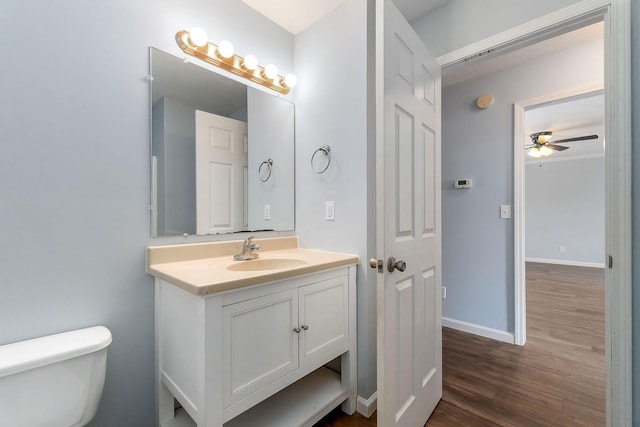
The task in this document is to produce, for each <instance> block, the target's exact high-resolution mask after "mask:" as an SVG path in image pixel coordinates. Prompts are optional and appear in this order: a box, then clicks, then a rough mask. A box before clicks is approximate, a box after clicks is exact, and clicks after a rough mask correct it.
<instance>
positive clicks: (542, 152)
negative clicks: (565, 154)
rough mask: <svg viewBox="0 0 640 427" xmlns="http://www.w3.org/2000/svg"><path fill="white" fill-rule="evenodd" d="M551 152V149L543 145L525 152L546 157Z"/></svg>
mask: <svg viewBox="0 0 640 427" xmlns="http://www.w3.org/2000/svg"><path fill="white" fill-rule="evenodd" d="M551 153H553V150H552V149H551V148H549V147H547V146H545V145H542V146H540V147H533V148H532V149H531V150H529V152H528V153H527V154H528V155H529V156H531V157H535V158H538V157H547V156H548V155H549V154H551Z"/></svg>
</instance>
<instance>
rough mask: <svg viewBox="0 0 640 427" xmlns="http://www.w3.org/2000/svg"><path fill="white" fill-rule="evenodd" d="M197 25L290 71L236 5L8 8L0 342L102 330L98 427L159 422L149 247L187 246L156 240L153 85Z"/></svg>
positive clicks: (1, 143)
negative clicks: (155, 66) (162, 61)
mask: <svg viewBox="0 0 640 427" xmlns="http://www.w3.org/2000/svg"><path fill="white" fill-rule="evenodd" d="M194 26H202V27H204V28H205V29H206V30H207V31H208V33H209V37H210V38H211V39H212V40H213V41H220V40H222V39H229V40H231V41H232V42H233V43H234V45H235V47H236V50H237V51H238V52H239V53H241V54H246V53H249V52H252V53H254V54H255V55H256V56H257V57H258V58H260V59H261V61H264V63H269V62H273V63H275V64H277V65H278V67H279V68H280V69H281V70H282V71H283V72H285V73H286V72H289V71H293V36H292V35H291V34H289V33H288V32H286V31H284V30H283V29H281V28H279V27H277V26H276V25H275V24H273V23H272V22H270V21H268V20H266V19H265V18H264V17H263V16H262V15H259V14H258V13H257V12H255V11H253V10H252V9H250V8H249V7H248V6H246V5H245V4H244V3H242V2H240V1H238V0H211V1H199V0H163V1H152V0H140V1H134V2H132V1H129V0H97V1H91V2H87V1H83V0H64V1H62V0H53V1H47V2H37V4H36V2H31V1H22V0H5V1H2V2H0V54H1V55H2V57H3V58H5V60H3V61H1V63H0V75H1V76H2V78H1V79H0V93H1V94H2V98H3V101H4V102H2V104H1V106H0V242H1V243H0V274H1V275H0V344H5V343H9V342H14V341H19V340H22V339H27V338H32V337H36V336H42V335H46V334H51V333H55V332H60V331H66V330H71V329H77V328H82V327H85V326H91V325H99V324H101V325H105V326H107V327H108V328H109V329H110V330H111V331H112V333H113V343H112V344H111V346H110V347H109V356H108V364H107V377H106V384H105V389H104V395H103V399H102V402H101V404H100V408H99V410H98V414H97V416H96V419H95V421H94V422H93V423H92V425H95V426H119V427H120V426H132V427H143V426H152V425H154V403H153V402H154V400H153V393H154V370H153V360H154V350H153V336H154V331H153V280H152V278H151V277H150V276H148V275H147V274H146V273H145V248H146V247H147V246H148V245H150V244H160V243H174V242H185V239H182V238H181V239H158V240H152V239H150V237H149V236H150V220H149V202H150V196H149V194H150V160H149V159H150V156H151V152H150V136H149V130H150V120H149V111H150V107H149V84H148V82H147V81H146V80H145V76H146V75H147V74H148V73H149V52H148V47H149V46H150V45H153V46H156V47H158V48H160V49H162V50H165V51H167V52H170V53H173V54H174V55H177V56H183V54H182V52H181V51H180V49H179V48H178V46H177V45H176V43H175V40H174V36H175V33H176V31H178V30H180V29H189V28H191V27H194ZM25 28H28V29H29V30H28V31H25ZM247 28H250V29H251V31H247ZM9 58H10V59H9ZM36 113H38V114H36ZM233 238H235V239H237V238H238V236H233ZM186 241H193V240H192V239H191V238H190V239H188V240H186Z"/></svg>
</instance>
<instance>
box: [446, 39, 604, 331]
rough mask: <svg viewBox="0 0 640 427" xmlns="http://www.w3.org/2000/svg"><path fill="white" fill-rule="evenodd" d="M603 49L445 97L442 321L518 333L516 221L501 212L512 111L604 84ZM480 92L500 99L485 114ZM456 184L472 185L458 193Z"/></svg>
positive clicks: (508, 197)
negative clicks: (541, 99)
mask: <svg viewBox="0 0 640 427" xmlns="http://www.w3.org/2000/svg"><path fill="white" fill-rule="evenodd" d="M602 48H603V45H602V42H599V41H596V42H590V43H587V44H584V45H580V46H577V47H575V48H572V49H569V50H567V51H563V52H558V53H556V54H552V55H548V56H547V57H544V58H542V59H540V60H535V61H531V62H528V63H525V64H521V65H519V66H516V67H513V68H510V69H507V70H504V71H501V72H499V73H495V74H493V75H489V76H486V77H481V78H477V79H475V80H471V81H468V82H465V83H462V84H459V85H455V86H451V87H448V88H445V89H444V90H443V94H442V105H443V113H442V185H443V188H442V218H443V221H442V227H443V230H442V236H443V240H442V247H443V256H442V260H443V273H442V280H443V286H446V287H447V299H446V300H444V301H443V309H442V312H443V316H444V317H448V318H451V319H454V320H459V321H464V322H468V323H472V324H475V325H479V326H484V327H487V328H492V329H497V330H500V331H504V332H510V333H512V332H513V329H514V319H513V283H514V276H513V275H514V273H513V239H514V237H513V221H512V220H504V219H500V218H499V205H501V204H509V205H513V104H514V102H516V101H520V100H525V99H529V98H533V97H535V96H541V95H546V94H551V93H556V92H560V91H562V90H566V89H570V88H576V87H581V86H585V85H588V84H593V83H597V82H602V81H603V50H602ZM585 63H588V64H592V66H591V67H584V66H583V65H582V64H585ZM547 64H554V66H553V67H552V68H550V67H548V66H547ZM483 93H491V94H493V95H494V97H495V103H494V104H493V105H492V106H491V107H490V108H488V109H486V110H480V109H478V108H477V107H475V105H474V102H475V99H476V97H477V96H479V95H481V94H483ZM456 178H471V179H472V180H473V183H474V185H473V187H472V188H471V189H469V190H459V189H454V188H453V181H454V180H455V179H456Z"/></svg>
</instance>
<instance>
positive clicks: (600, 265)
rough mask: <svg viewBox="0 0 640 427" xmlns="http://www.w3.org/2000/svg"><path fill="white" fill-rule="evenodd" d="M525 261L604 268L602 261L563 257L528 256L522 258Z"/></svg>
mask: <svg viewBox="0 0 640 427" xmlns="http://www.w3.org/2000/svg"><path fill="white" fill-rule="evenodd" d="M524 260H525V261H526V262H539V263H542V264H559V265H572V266H575V267H594V268H604V262H583V261H568V260H564V259H544V258H528V257H525V259H524Z"/></svg>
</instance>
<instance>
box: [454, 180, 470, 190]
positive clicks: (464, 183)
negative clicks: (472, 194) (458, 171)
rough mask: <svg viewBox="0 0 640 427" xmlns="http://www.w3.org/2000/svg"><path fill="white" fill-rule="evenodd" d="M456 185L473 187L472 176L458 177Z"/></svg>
mask: <svg viewBox="0 0 640 427" xmlns="http://www.w3.org/2000/svg"><path fill="white" fill-rule="evenodd" d="M455 187H456V188H471V179H470V178H462V179H456V181H455Z"/></svg>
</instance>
